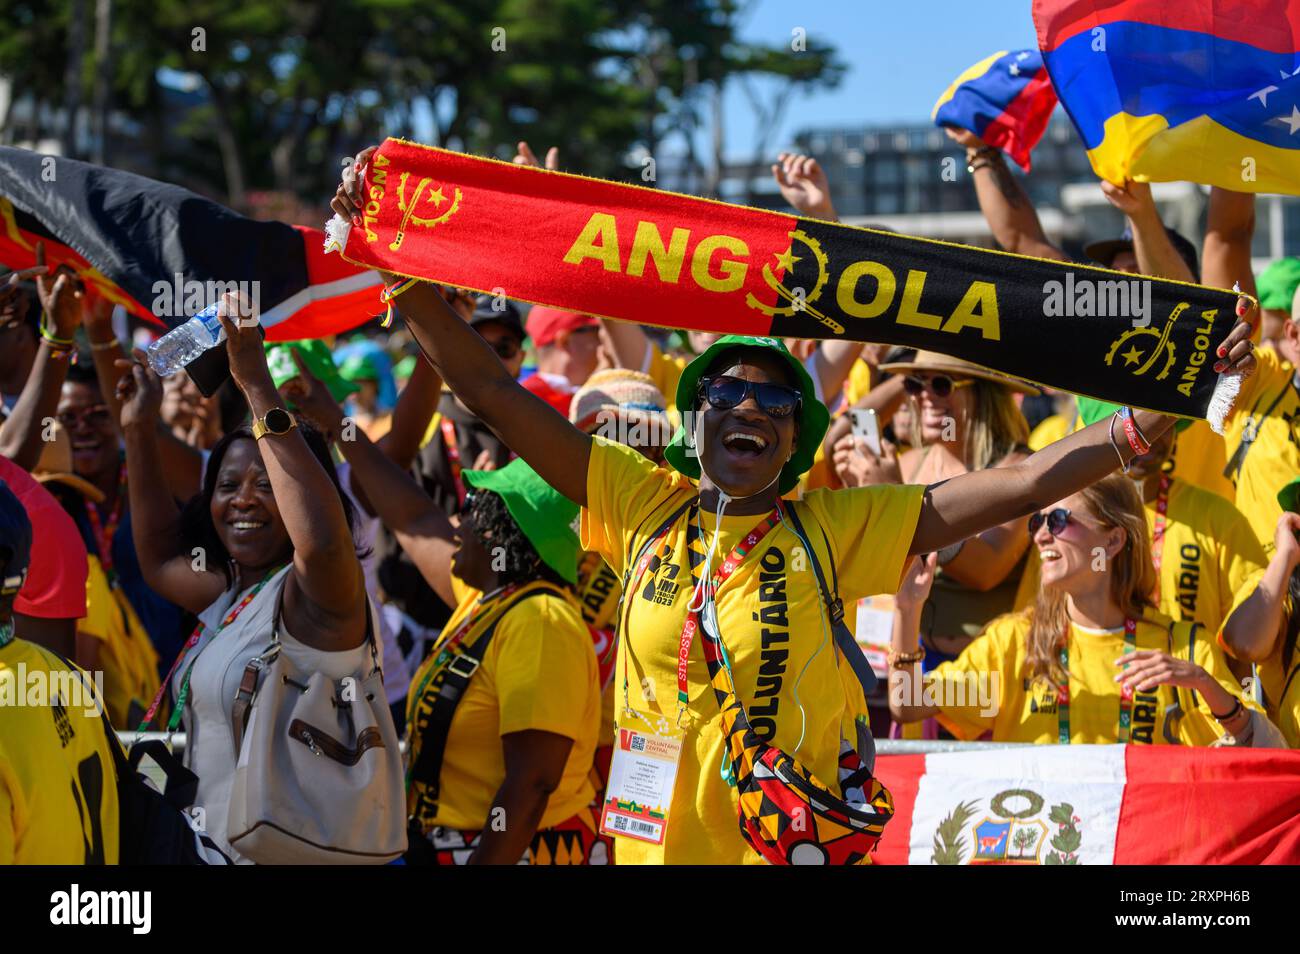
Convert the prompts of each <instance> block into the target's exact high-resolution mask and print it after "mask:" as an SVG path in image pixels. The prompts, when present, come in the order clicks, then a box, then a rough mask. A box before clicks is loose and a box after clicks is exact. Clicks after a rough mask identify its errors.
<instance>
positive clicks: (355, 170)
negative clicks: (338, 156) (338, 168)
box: [352, 162, 361, 172]
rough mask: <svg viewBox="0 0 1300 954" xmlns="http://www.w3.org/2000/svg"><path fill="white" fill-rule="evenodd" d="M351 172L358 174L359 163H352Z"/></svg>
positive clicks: (359, 169)
mask: <svg viewBox="0 0 1300 954" xmlns="http://www.w3.org/2000/svg"><path fill="white" fill-rule="evenodd" d="M352 171H353V172H360V171H361V163H359V162H354V163H352Z"/></svg>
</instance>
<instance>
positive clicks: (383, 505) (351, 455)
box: [280, 351, 456, 606]
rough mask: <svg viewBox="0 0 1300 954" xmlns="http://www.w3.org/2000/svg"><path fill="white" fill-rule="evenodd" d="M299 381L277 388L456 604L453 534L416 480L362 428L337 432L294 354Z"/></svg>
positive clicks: (331, 411)
mask: <svg viewBox="0 0 1300 954" xmlns="http://www.w3.org/2000/svg"><path fill="white" fill-rule="evenodd" d="M293 358H294V362H295V363H296V364H297V365H298V377H296V378H293V379H292V380H289V381H286V382H285V383H284V384H283V385H281V387H280V390H281V392H282V393H284V394H285V395H286V396H288V397H291V398H292V399H293V402H294V404H295V405H296V406H297V407H298V410H299V413H301V414H303V415H304V416H305V417H307V418H308V420H310V421H311V423H312V424H313V426H315V427H316V429H317V430H319V431H320V432H321V433H323V434H325V435H327V436H328V437H329V439H330V440H332V441H334V442H335V443H336V444H337V446H338V447H339V449H340V450H342V452H343V457H344V458H345V459H346V460H347V462H348V463H349V464H350V465H351V467H352V485H353V492H354V493H355V492H356V491H358V490H359V491H361V492H363V493H364V494H365V496H366V497H367V499H368V500H370V501H373V503H371V506H372V507H373V508H374V509H373V513H374V515H375V516H377V517H379V519H380V520H382V521H383V522H384V525H385V526H387V527H388V528H389V529H390V530H392V531H393V533H395V534H396V535H397V541H398V543H399V544H400V545H401V547H402V549H403V550H405V551H406V552H407V553H408V554H409V555H410V557H411V560H412V562H413V563H415V565H416V568H417V569H419V571H420V574H421V575H422V576H423V577H424V578H425V580H426V581H428V583H429V585H430V586H431V587H433V591H434V592H435V593H437V594H438V597H439V598H440V599H441V600H442V601H443V602H444V603H446V604H447V605H449V606H455V605H456V598H455V595H454V594H453V593H452V588H451V557H452V554H453V553H454V552H455V550H456V544H455V540H454V534H455V530H454V528H453V527H452V525H451V521H450V520H448V519H447V515H446V514H444V513H443V512H442V510H441V509H440V508H439V507H437V506H435V505H434V503H433V501H432V500H430V499H429V496H428V494H426V493H425V492H424V490H423V489H422V488H421V487H420V485H419V484H417V483H416V482H415V479H414V478H413V477H412V476H411V475H410V474H409V473H407V472H406V471H405V470H404V469H402V468H401V467H399V466H398V465H397V464H396V463H394V462H393V460H392V459H391V458H390V457H388V455H386V454H385V453H384V452H383V451H382V450H380V448H379V447H378V445H376V444H375V443H374V442H373V441H371V440H370V438H369V437H367V436H366V433H365V431H363V430H361V428H359V427H358V428H352V429H351V430H350V431H349V433H348V434H346V435H344V434H342V433H341V432H342V427H343V411H342V410H341V409H340V408H339V406H338V403H337V402H336V401H335V400H334V398H333V397H332V396H331V395H330V393H329V389H328V388H326V387H325V385H324V384H323V383H322V382H321V380H320V379H319V378H317V377H316V376H315V375H313V374H312V373H311V372H310V371H309V370H308V369H307V367H306V366H305V365H304V364H303V362H302V359H301V357H300V355H299V354H298V352H297V351H294V352H293Z"/></svg>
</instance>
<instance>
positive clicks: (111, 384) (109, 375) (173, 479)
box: [82, 295, 203, 500]
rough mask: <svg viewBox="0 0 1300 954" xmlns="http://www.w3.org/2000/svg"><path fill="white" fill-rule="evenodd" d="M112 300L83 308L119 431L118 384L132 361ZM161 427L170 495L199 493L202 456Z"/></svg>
mask: <svg viewBox="0 0 1300 954" xmlns="http://www.w3.org/2000/svg"><path fill="white" fill-rule="evenodd" d="M112 319H113V303H112V302H111V301H109V300H108V299H107V298H104V297H103V296H102V295H99V296H95V298H94V299H93V300H91V301H90V302H89V304H88V306H87V307H86V308H84V309H83V318H82V320H83V323H84V324H85V326H86V337H87V338H89V339H90V357H91V360H92V361H93V362H94V365H95V376H96V377H98V378H99V390H100V392H101V393H102V394H103V395H104V403H105V404H106V405H108V409H109V412H110V413H111V414H112V416H113V420H114V421H115V422H117V426H118V428H119V430H120V428H121V420H122V404H121V402H120V401H119V400H118V396H117V390H118V388H117V385H118V382H119V381H121V380H122V378H123V377H127V376H129V374H130V372H129V363H128V362H127V361H126V360H125V359H126V354H125V352H123V351H122V346H121V344H120V343H119V342H118V340H117V337H116V335H114V334H113V320H112ZM155 423H156V426H157V429H158V435H157V436H158V439H157V441H156V444H157V453H158V460H159V462H160V463H161V464H162V470H163V479H164V481H165V483H164V484H163V485H160V486H166V487H167V489H168V490H169V491H170V492H171V495H172V496H173V497H175V498H176V499H177V500H188V499H189V498H190V497H192V496H194V494H196V493H198V490H199V483H200V482H201V481H202V479H203V455H202V454H201V453H199V450H198V449H197V448H195V447H192V446H190V445H189V444H187V443H185V442H184V441H183V440H181V439H180V438H178V437H177V436H176V435H175V434H173V433H172V432H171V428H169V427H167V426H166V425H165V424H163V422H162V421H161V420H158V421H156V422H155Z"/></svg>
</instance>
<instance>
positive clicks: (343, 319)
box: [0, 146, 381, 341]
mask: <svg viewBox="0 0 1300 954" xmlns="http://www.w3.org/2000/svg"><path fill="white" fill-rule="evenodd" d="M38 240H39V241H43V242H44V243H45V260H46V262H47V263H48V264H50V265H55V266H57V265H68V266H70V267H71V268H72V269H73V270H74V271H75V272H76V273H77V275H79V276H80V277H81V278H82V279H83V280H84V281H85V283H86V285H87V287H88V288H89V290H90V292H91V293H92V294H99V295H103V296H104V297H106V298H108V299H109V300H110V301H112V302H114V303H116V304H119V305H122V306H124V307H125V308H127V309H128V310H129V311H130V312H132V313H133V314H135V315H137V316H139V317H141V318H144V319H146V320H148V321H151V322H153V323H154V324H156V325H158V326H159V330H160V331H166V330H167V329H168V328H174V327H175V326H177V325H179V324H183V323H184V322H185V321H186V319H188V318H189V317H191V316H192V315H193V314H195V313H196V312H198V311H200V310H201V309H202V308H204V307H206V306H207V305H209V304H213V303H214V302H215V301H216V300H217V298H219V297H220V295H219V292H220V290H221V289H222V287H223V286H229V285H231V284H234V285H237V286H238V287H239V289H240V290H241V291H244V292H245V297H247V298H248V299H249V300H250V301H251V300H253V296H254V295H255V296H256V301H257V304H258V306H259V308H260V310H261V320H262V325H263V327H264V328H266V337H267V339H268V340H271V341H294V340H297V339H300V338H319V337H323V336H325V335H329V334H337V333H338V332H341V331H347V330H349V329H351V328H355V327H356V326H358V325H360V324H364V323H365V322H366V321H367V320H368V319H369V318H370V317H372V316H373V315H374V314H375V313H376V311H378V309H379V304H378V302H379V295H378V292H379V285H380V282H381V279H380V277H379V275H378V274H377V273H376V272H373V271H368V270H365V269H360V268H357V267H356V266H353V265H349V264H348V263H347V262H344V261H343V260H342V259H341V258H339V256H337V255H326V254H325V250H324V245H325V234H324V233H323V232H321V231H320V230H318V229H312V228H305V227H303V226H295V225H287V224H285V223H283V222H259V221H257V220H254V219H250V218H247V217H245V216H242V215H239V214H238V213H236V212H233V211H232V210H230V209H228V208H226V207H225V206H223V205H220V204H218V203H216V202H213V201H212V200H210V199H205V198H203V197H202V196H200V195H196V194H195V193H193V192H190V191H189V190H187V189H182V188H181V187H180V186H175V185H170V184H168V183H165V182H158V181H156V180H154V179H147V178H145V177H144V176H138V175H135V174H133V173H130V172H122V171H120V170H117V169H108V168H105V167H103V166H95V165H91V164H89V163H85V162H78V161H77V160H75V159H63V158H59V157H56V156H43V155H40V154H38V153H35V152H31V151H29V150H27V149H18V148H15V147H12V146H4V147H0V263H3V264H5V265H8V266H9V267H10V268H14V269H19V268H26V267H29V266H31V265H34V264H35V262H36V242H37V241H38Z"/></svg>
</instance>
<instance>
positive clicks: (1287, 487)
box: [1277, 477, 1300, 513]
mask: <svg viewBox="0 0 1300 954" xmlns="http://www.w3.org/2000/svg"><path fill="white" fill-rule="evenodd" d="M1277 502H1278V505H1279V506H1281V508H1282V509H1283V510H1285V511H1286V512H1287V513H1300V477H1297V478H1296V479H1295V480H1293V481H1291V482H1290V483H1289V484H1284V485H1283V486H1282V489H1281V490H1279V491H1278V492H1277Z"/></svg>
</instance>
